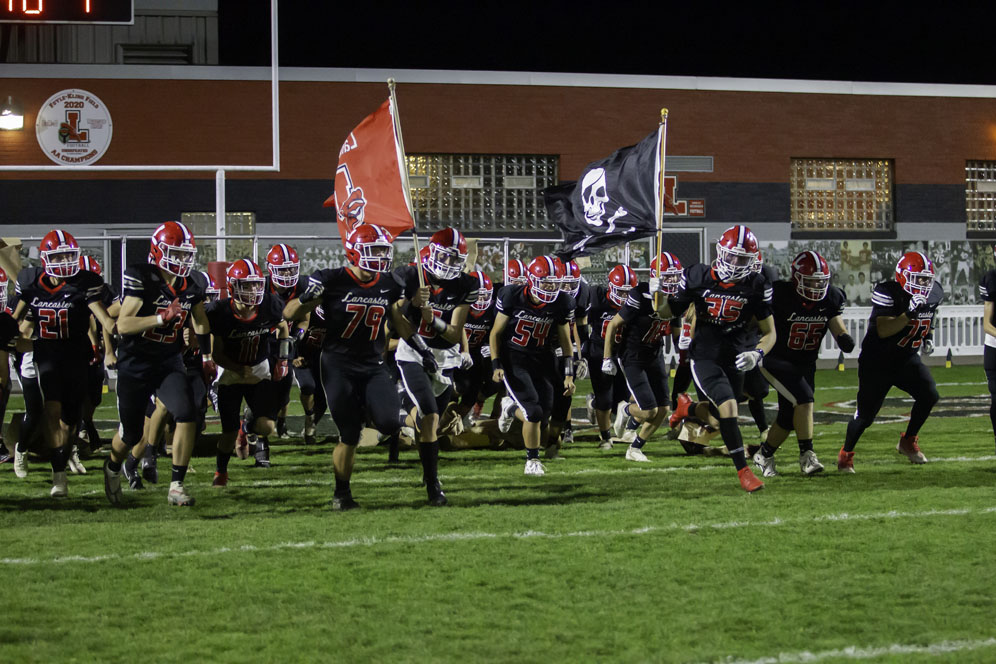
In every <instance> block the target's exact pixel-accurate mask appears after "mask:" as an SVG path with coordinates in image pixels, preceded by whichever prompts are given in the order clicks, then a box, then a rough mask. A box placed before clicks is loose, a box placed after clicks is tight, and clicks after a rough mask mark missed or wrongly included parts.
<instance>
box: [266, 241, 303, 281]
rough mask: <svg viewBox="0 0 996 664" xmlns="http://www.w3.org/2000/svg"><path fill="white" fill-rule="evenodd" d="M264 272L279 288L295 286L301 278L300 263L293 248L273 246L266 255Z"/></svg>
mask: <svg viewBox="0 0 996 664" xmlns="http://www.w3.org/2000/svg"><path fill="white" fill-rule="evenodd" d="M266 270H267V271H268V272H269V273H270V280H271V281H272V282H273V283H274V284H276V285H277V286H278V287H280V288H293V287H294V286H297V282H298V279H300V277H301V261H300V260H299V259H298V257H297V252H296V251H294V247H292V246H290V245H289V244H284V243H283V242H281V243H280V244H275V245H273V247H272V248H271V249H270V251H269V252H268V253H267V254H266Z"/></svg>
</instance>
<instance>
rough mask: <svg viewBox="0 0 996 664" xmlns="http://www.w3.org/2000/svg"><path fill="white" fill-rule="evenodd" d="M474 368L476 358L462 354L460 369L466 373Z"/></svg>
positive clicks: (468, 354)
mask: <svg viewBox="0 0 996 664" xmlns="http://www.w3.org/2000/svg"><path fill="white" fill-rule="evenodd" d="M472 366H474V358H473V357H471V356H470V353H460V368H461V369H463V370H464V371H466V370H467V369H469V368H471V367H472Z"/></svg>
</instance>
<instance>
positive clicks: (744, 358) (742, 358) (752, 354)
mask: <svg viewBox="0 0 996 664" xmlns="http://www.w3.org/2000/svg"><path fill="white" fill-rule="evenodd" d="M762 357H764V353H763V352H762V351H760V350H746V351H744V352H742V353H740V354H739V355H737V369H740V371H750V370H751V369H753V368H754V367H756V366H757V365H759V364H760V363H761V358H762Z"/></svg>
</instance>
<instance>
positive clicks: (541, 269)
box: [526, 256, 564, 302]
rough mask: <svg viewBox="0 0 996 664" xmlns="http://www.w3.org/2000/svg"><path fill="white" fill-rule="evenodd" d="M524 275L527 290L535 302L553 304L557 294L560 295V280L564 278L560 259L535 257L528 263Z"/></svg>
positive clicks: (562, 264)
mask: <svg viewBox="0 0 996 664" xmlns="http://www.w3.org/2000/svg"><path fill="white" fill-rule="evenodd" d="M558 263H560V265H559V266H558V265H557V264H558ZM558 268H559V269H558ZM526 274H527V275H528V276H529V290H530V291H531V292H532V294H533V295H534V296H535V297H536V299H537V300H539V301H540V302H553V301H554V300H556V299H557V294H558V293H560V280H561V279H563V278H564V263H563V262H562V261H561V260H560V259H558V258H554V257H553V256H537V257H536V258H534V259H533V260H532V261H531V262H530V263H529V267H527V268H526Z"/></svg>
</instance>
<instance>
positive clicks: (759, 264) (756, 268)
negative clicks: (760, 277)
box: [750, 249, 764, 274]
mask: <svg viewBox="0 0 996 664" xmlns="http://www.w3.org/2000/svg"><path fill="white" fill-rule="evenodd" d="M763 267H764V256H762V255H761V250H760V249H758V250H757V260H756V261H754V265H753V267H751V269H750V271H751V272H753V273H754V274H761V268H763Z"/></svg>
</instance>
